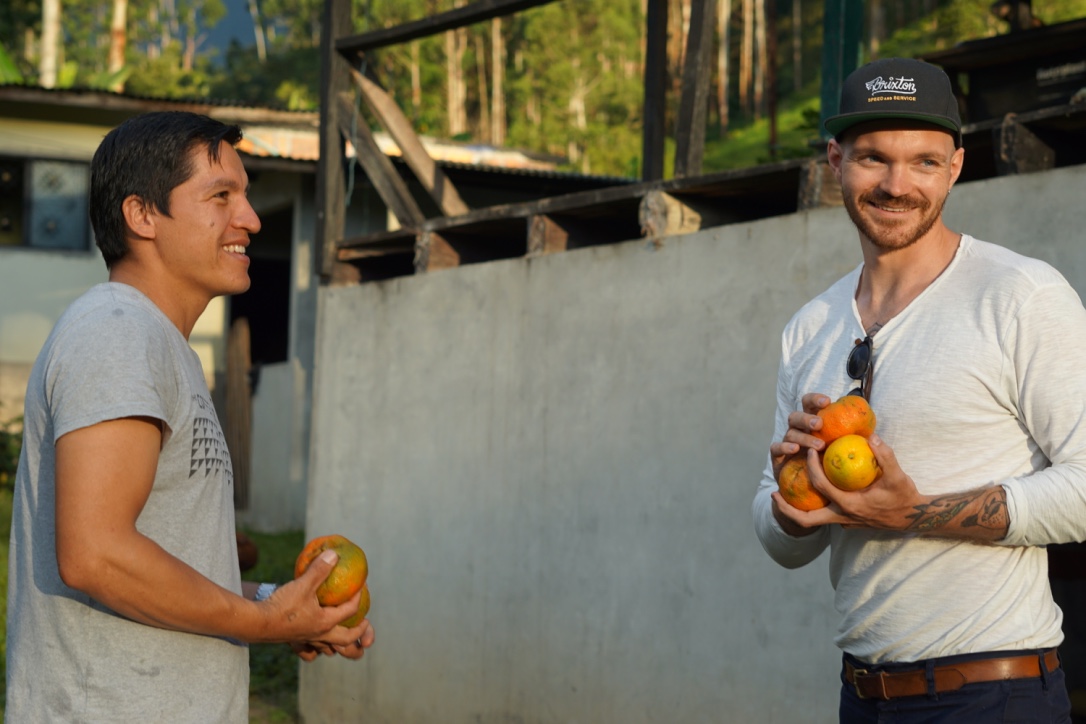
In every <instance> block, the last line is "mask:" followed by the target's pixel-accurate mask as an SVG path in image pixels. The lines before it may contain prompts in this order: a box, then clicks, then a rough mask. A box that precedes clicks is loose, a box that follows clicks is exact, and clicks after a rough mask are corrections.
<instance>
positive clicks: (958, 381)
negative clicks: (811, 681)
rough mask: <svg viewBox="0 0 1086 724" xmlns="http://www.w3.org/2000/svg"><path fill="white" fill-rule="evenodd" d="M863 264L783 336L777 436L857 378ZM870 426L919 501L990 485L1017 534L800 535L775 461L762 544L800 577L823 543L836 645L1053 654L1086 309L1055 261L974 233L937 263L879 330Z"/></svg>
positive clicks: (759, 502) (760, 497)
mask: <svg viewBox="0 0 1086 724" xmlns="http://www.w3.org/2000/svg"><path fill="white" fill-rule="evenodd" d="M860 271H861V268H857V269H855V270H853V272H851V273H850V274H848V275H847V276H845V277H844V278H842V279H841V280H840V281H838V282H837V283H836V284H834V285H833V286H832V287H830V288H829V289H828V290H827V291H826V292H824V293H823V294H821V295H820V296H818V297H816V298H815V299H814V300H812V301H811V302H809V303H808V304H806V305H805V306H804V307H803V308H802V309H801V310H800V311H799V312H798V313H797V314H796V315H795V316H794V317H793V318H792V320H791V321H790V322H789V323H788V325H787V327H786V328H785V330H784V334H783V337H782V350H781V364H780V371H779V374H778V381H777V412H776V424H775V429H774V439H775V440H781V439H783V437H784V433H785V431H786V430H787V429H788V419H787V418H788V414H789V413H790V412H791V411H794V410H799V409H801V408H802V405H801V398H802V397H803V395H804V394H806V393H809V392H820V393H823V394H826V395H828V396H829V397H830V398H831V399H836V398H837V397H840V396H841V395H844V394H845V393H846V392H847V391H848V390H850V389H852V388H853V387H854V386H855V385H856V383H855V382H854V381H853V380H850V379H849V378H848V376H847V375H846V374H845V360H846V358H847V356H848V353H849V351H850V350H851V349H852V346H853V344H854V342H855V340H856V339H860V338H863V337H864V335H865V332H864V330H863V327H862V325H861V322H860V315H859V312H858V310H857V308H856V303H855V291H856V288H857V284H858V282H859V275H860ZM874 364H875V368H874V379H873V385H872V393H871V400H870V401H871V406H872V408H873V409H874V410H875V414H876V416H877V420H878V426H877V432H878V434H879V435H880V436H881V437H882V438H883V439H884V440H885V441H886V442H887V443H888V444H889V445H890V446H891V448H893V450H894V452H895V454H896V456H897V459H898V462H899V463H900V465H901V468H902V469H903V470H904V471H905V473H906V474H908V475H909V476H910V477H911V478H912V479H913V481H914V482H915V483H916V486H917V488H918V489H919V491H920V492H921V493H924V494H945V493H952V492H957V491H965V490H970V489H973V488H977V487H980V486H984V485H989V484H992V483H998V484H1001V485H1003V487H1004V488H1005V489H1006V491H1007V505H1008V513H1009V516H1010V528H1009V531H1008V533H1007V536H1006V537H1005V538H1004V539H1003V540H1002V541H1000V542H999V543H996V544H990V543H978V542H969V541H964V540H955V539H950V538H938V537H922V536H919V535H915V534H908V533H905V534H903V533H891V532H881V531H875V530H867V529H848V530H845V529H843V528H841V526H838V525H830V526H825V527H823V528H821V529H820V530H819V531H817V532H816V533H814V534H812V535H809V536H806V537H802V538H793V537H791V536H789V535H788V534H786V533H785V532H784V531H783V530H782V529H781V528H780V526H779V525H778V524H777V522H776V521H775V520H774V518H773V514H772V509H771V502H772V501H771V499H770V494H771V493H772V491H773V490H775V489H776V488H777V484H776V482H775V481H774V480H773V473H772V467H771V465H770V464H769V460H768V456H767V464H766V468H765V471H764V473H763V478H762V482H761V484H760V486H759V488H758V492H757V494H756V495H755V499H754V505H753V512H754V522H755V529H756V531H757V535H758V538H759V540H760V541H761V542H762V545H763V547H764V548H765V550H766V551H767V552H768V553H769V555H770V556H771V557H772V558H773V559H774V560H775V561H777V562H778V563H780V564H781V565H783V566H786V567H789V568H795V567H799V566H802V565H806V564H807V563H809V562H811V561H812V560H814V559H815V558H816V557H818V555H819V554H820V553H821V552H822V551H823V550H824V549H825V547H826V546H827V545H829V546H830V567H829V568H830V580H831V582H832V584H833V587H834V590H835V605H836V608H837V610H838V612H839V613H840V614H841V623H840V627H839V629H838V634H837V637H836V643H837V645H838V646H839V647H840V648H841V649H843V650H844V651H847V652H849V653H851V654H853V655H855V656H857V657H859V658H861V659H863V660H865V661H868V662H870V663H879V662H885V661H916V660H919V659H925V658H930V657H935V656H948V655H953V654H961V653H973V652H980V651H1002V650H1016V649H1027V648H1041V647H1047V646H1054V645H1057V644H1058V643H1060V641H1062V639H1063V634H1062V632H1061V628H1060V627H1061V623H1062V620H1063V615H1062V613H1061V612H1060V610H1059V608H1058V607H1057V606H1056V604H1055V602H1054V601H1053V600H1052V594H1051V591H1050V589H1049V585H1048V561H1047V554H1046V551H1045V549H1044V548H1043V547H1039V546H1044V545H1045V544H1048V543H1060V542H1068V541H1081V540H1083V539H1084V538H1086V311H1084V310H1083V306H1082V303H1081V301H1080V300H1079V297H1078V295H1077V294H1076V293H1075V291H1074V290H1073V289H1072V288H1071V287H1070V285H1069V284H1068V283H1067V281H1066V280H1065V279H1064V278H1063V277H1062V276H1061V275H1060V274H1059V272H1057V271H1056V270H1055V269H1053V268H1052V267H1051V266H1049V265H1048V264H1046V263H1044V262H1041V261H1038V260H1036V259H1030V258H1027V257H1024V256H1021V255H1019V254H1016V253H1014V252H1012V251H1009V250H1007V249H1004V248H1002V247H999V246H995V245H993V244H989V243H986V242H983V241H979V240H977V239H973V238H972V237H970V236H964V235H963V237H962V240H961V244H960V246H959V248H958V252H957V254H956V255H955V257H954V259H953V261H952V262H951V264H950V265H949V266H948V267H947V269H946V270H945V271H944V272H943V273H942V274H941V275H940V276H939V277H938V278H937V279H936V280H935V281H934V282H933V283H932V284H931V285H930V286H929V287H928V288H927V289H925V290H924V292H923V293H921V294H920V295H919V296H918V297H917V298H916V299H914V300H913V301H912V303H910V304H909V306H908V307H906V309H905V310H903V311H902V312H901V313H899V314H898V315H897V316H896V317H894V318H893V319H892V320H890V321H889V322H888V323H887V324H886V325H885V326H884V327H882V328H881V329H880V330H879V331H878V333H877V334H876V335H875V337H874Z"/></svg>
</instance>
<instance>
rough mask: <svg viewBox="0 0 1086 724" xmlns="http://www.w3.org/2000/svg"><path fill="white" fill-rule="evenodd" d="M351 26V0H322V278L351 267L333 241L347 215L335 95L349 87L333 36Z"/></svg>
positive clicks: (319, 222) (319, 250)
mask: <svg viewBox="0 0 1086 724" xmlns="http://www.w3.org/2000/svg"><path fill="white" fill-rule="evenodd" d="M350 28H351V2H350V0H325V3H324V20H323V22H322V23H321V49H322V54H321V120H320V158H319V159H318V161H317V232H316V240H315V243H316V245H317V248H316V249H315V250H314V251H315V253H314V255H313V257H314V258H315V259H319V260H320V261H319V270H320V275H321V278H322V280H324V281H325V282H327V281H331V280H332V278H333V276H336V272H337V270H344V269H345V270H346V272H347V274H348V276H350V275H351V274H353V273H354V270H353V267H349V266H345V265H338V264H337V262H336V241H338V240H339V239H340V237H342V236H343V228H344V220H345V217H346V204H347V200H346V193H347V185H346V177H345V174H344V168H343V166H344V164H343V156H344V144H343V138H342V137H341V136H340V134H339V127H340V122H339V107H340V106H339V104H338V103H336V101H335V99H336V98H338V97H339V94H340V93H341V92H343V91H345V90H347V89H349V88H350V74H349V71H348V66H347V62H346V61H345V60H344V59H343V57H342V56H341V55H340V54H339V53H337V52H335V50H334V49H333V43H334V42H335V39H336V38H337V37H338V36H339V35H341V34H344V33H346V32H348V31H349V30H350Z"/></svg>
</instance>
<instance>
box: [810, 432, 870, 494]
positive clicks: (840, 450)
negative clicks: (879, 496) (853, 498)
mask: <svg viewBox="0 0 1086 724" xmlns="http://www.w3.org/2000/svg"><path fill="white" fill-rule="evenodd" d="M822 469H823V470H824V471H825V472H826V477H827V478H828V479H829V481H830V482H831V483H833V484H834V485H835V486H837V487H838V488H840V489H841V490H860V489H862V488H866V487H867V486H868V485H870V484H871V483H873V482H875V478H877V477H878V476H879V473H880V472H881V470H880V469H879V464H878V463H877V462H876V461H875V453H874V452H872V450H871V446H870V445H868V444H867V438H865V437H863V436H861V435H843V436H841V437H839V438H837V439H836V440H834V441H833V442H831V443H830V446H829V447H828V448H826V452H825V453H824V454H823V456H822Z"/></svg>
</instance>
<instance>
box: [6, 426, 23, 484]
mask: <svg viewBox="0 0 1086 724" xmlns="http://www.w3.org/2000/svg"><path fill="white" fill-rule="evenodd" d="M22 447H23V418H21V417H16V418H15V419H13V420H8V421H7V422H3V423H0V487H2V488H6V489H9V490H10V489H11V488H13V487H14V486H15V470H16V468H18V467H19V451H20V450H22Z"/></svg>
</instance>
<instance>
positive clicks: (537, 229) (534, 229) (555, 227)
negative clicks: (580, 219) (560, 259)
mask: <svg viewBox="0 0 1086 724" xmlns="http://www.w3.org/2000/svg"><path fill="white" fill-rule="evenodd" d="M567 248H569V231H568V230H567V229H566V228H564V227H563V226H562V225H561V224H559V223H558V222H557V221H555V220H554V219H553V218H551V217H550V216H547V215H546V214H536V215H534V216H532V217H531V219H530V220H529V222H528V256H543V255H545V254H555V253H557V252H560V251H566V249H567Z"/></svg>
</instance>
